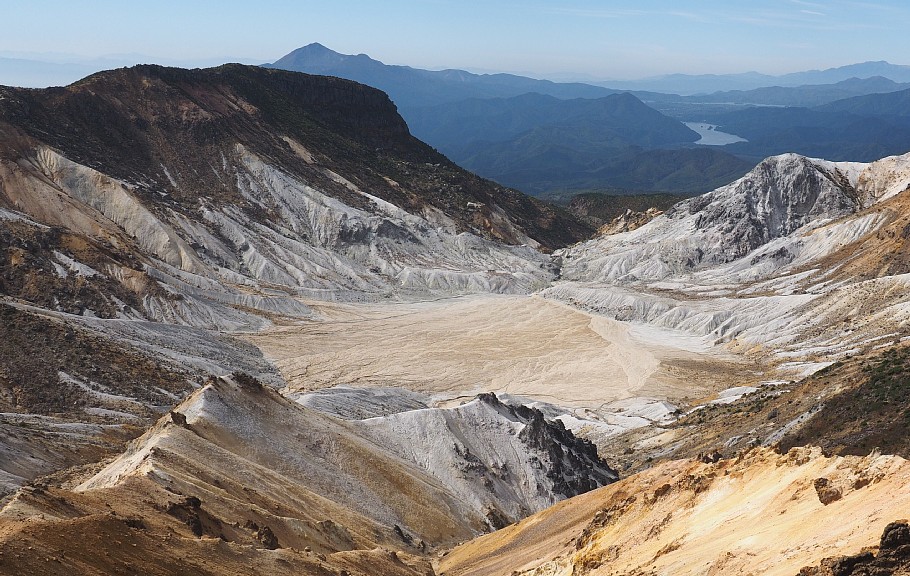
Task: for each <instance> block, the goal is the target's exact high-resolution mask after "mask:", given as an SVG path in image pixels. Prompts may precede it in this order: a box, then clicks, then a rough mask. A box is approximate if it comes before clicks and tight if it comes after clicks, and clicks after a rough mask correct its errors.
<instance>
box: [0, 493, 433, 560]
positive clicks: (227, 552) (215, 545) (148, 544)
mask: <svg viewBox="0 0 910 576" xmlns="http://www.w3.org/2000/svg"><path fill="white" fill-rule="evenodd" d="M18 513H21V514H22V517H21V518H18V517H17V516H18ZM37 513H40V515H38V514H37ZM327 522H329V523H331V522H330V521H328V520H327ZM274 538H275V537H274V534H272V533H271V531H270V530H269V529H268V528H266V527H265V526H259V525H256V524H255V523H248V524H245V525H237V524H223V523H221V521H220V520H218V519H217V518H216V517H214V516H212V515H211V514H210V513H209V511H208V510H207V509H206V505H205V504H201V505H199V504H198V503H197V502H196V501H193V500H192V499H191V498H187V497H184V496H181V495H179V494H174V493H172V492H168V491H166V490H164V489H162V488H161V487H160V486H157V485H156V484H155V483H154V482H151V481H149V480H147V479H139V478H135V479H131V480H130V481H128V482H126V483H124V484H123V485H121V486H118V487H115V488H111V489H105V490H100V491H94V492H87V493H75V492H71V491H65V490H59V489H48V490H41V489H38V490H34V489H31V490H26V491H23V492H22V493H21V494H20V495H19V496H18V497H17V498H16V500H14V501H13V503H12V504H11V505H10V506H9V507H8V508H7V510H6V511H5V512H4V515H3V516H2V517H0V574H3V575H9V576H21V575H22V574H30V575H32V576H73V575H75V574H78V575H86V576H88V575H92V576H94V575H99V576H100V575H112V574H124V575H125V574H130V575H132V574H143V575H150V576H151V575H154V576H159V575H160V576H166V575H168V576H171V575H174V574H192V575H198V576H234V575H237V576H240V575H244V576H247V575H250V574H273V575H278V576H285V575H286V576H292V575H293V576H296V575H301V574H304V575H320V576H330V575H331V576H337V575H340V574H344V573H345V572H346V573H347V574H350V575H352V576H354V575H363V576H365V575H374V574H375V575H383V576H414V575H417V574H419V575H421V576H424V575H426V574H431V573H432V568H431V567H430V565H429V563H428V562H427V561H426V560H423V559H421V558H419V557H416V556H411V555H408V554H405V553H402V552H393V551H391V550H388V549H383V548H378V547H376V548H373V549H369V550H354V551H343V552H337V553H329V554H324V553H321V552H319V551H318V550H312V549H310V548H305V547H301V548H299V549H298V548H293V547H285V546H281V545H280V544H276V541H275V540H274Z"/></svg>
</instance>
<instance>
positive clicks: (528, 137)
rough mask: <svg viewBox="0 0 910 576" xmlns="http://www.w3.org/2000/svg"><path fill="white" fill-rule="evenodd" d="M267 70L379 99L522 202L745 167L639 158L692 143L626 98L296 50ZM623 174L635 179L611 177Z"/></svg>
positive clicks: (704, 186)
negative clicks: (376, 93) (349, 87)
mask: <svg viewBox="0 0 910 576" xmlns="http://www.w3.org/2000/svg"><path fill="white" fill-rule="evenodd" d="M269 66H270V67H274V68H282V69H287V70H295V71H300V72H307V73H311V74H326V75H333V76H339V77H342V78H347V79H351V80H355V81H357V82H362V83H364V84H368V85H370V86H373V87H375V88H379V89H381V90H384V91H385V92H386V93H388V94H389V96H390V97H391V98H392V100H393V101H394V102H395V103H396V104H397V106H398V108H399V110H400V112H401V114H402V116H403V117H404V118H405V120H406V121H407V122H408V126H409V127H410V129H411V131H412V133H413V134H414V135H415V136H417V137H418V138H420V139H421V140H424V141H425V142H427V143H429V144H430V145H432V146H434V147H436V148H437V149H439V150H440V151H442V152H443V153H445V154H446V155H448V156H449V157H450V158H452V159H453V160H454V161H455V162H456V163H458V164H460V165H462V166H464V167H466V168H468V169H470V170H472V171H474V172H476V173H478V174H480V175H483V176H485V177H488V178H492V179H494V180H496V181H498V182H501V183H506V182H507V183H509V184H508V185H510V186H515V187H518V188H519V189H521V190H523V191H525V192H527V193H531V194H542V193H546V192H550V193H552V192H554V191H560V190H566V189H573V188H578V187H583V188H618V187H625V185H626V183H629V182H634V186H632V187H633V188H635V189H638V190H672V191H677V192H679V191H684V192H687V193H695V192H704V191H707V190H710V189H711V188H713V187H715V186H718V185H720V184H723V183H725V182H728V181H729V180H730V179H731V178H736V177H738V176H741V175H742V174H743V173H745V171H747V170H748V169H749V168H750V167H751V164H750V163H748V162H744V161H741V160H739V159H736V158H733V157H731V156H729V155H728V154H726V153H723V152H719V151H704V150H685V149H683V150H676V151H675V152H674V153H673V154H663V155H661V154H648V153H647V152H648V151H650V150H654V149H659V148H676V149H678V148H680V147H686V146H690V145H691V144H692V143H694V142H695V141H697V140H698V135H697V134H696V133H695V132H694V131H692V130H690V129H689V128H687V127H686V126H685V125H684V124H682V123H681V122H679V121H678V120H676V119H673V118H670V117H668V116H666V115H664V114H662V113H660V112H658V111H656V110H654V109H652V108H650V107H648V106H647V105H645V104H643V103H642V102H641V101H640V100H639V99H638V98H636V97H635V96H633V95H631V94H628V93H617V91H615V90H608V89H606V88H603V87H596V86H591V85H587V84H579V83H566V84H564V83H556V82H550V81H546V80H535V79H532V78H524V77H521V76H514V75H510V74H472V73H469V72H465V71H461V70H443V71H428V70H419V69H416V68H410V67H407V66H388V65H386V64H383V63H382V62H379V61H377V60H374V59H372V58H370V57H369V56H366V55H364V54H360V55H357V56H350V55H345V54H339V53H337V52H334V51H332V50H329V49H328V48H326V47H325V46H322V45H321V44H310V45H308V46H304V47H303V48H300V49H298V50H295V51H294V52H291V53H290V54H288V55H287V56H285V57H283V58H281V59H279V60H278V61H276V62H275V63H274V64H271V65H269ZM648 96H650V97H654V98H660V97H662V95H657V94H654V95H648ZM671 98H677V97H675V96H673V97H671ZM664 162H672V164H664ZM706 162H707V163H708V166H705V163H706ZM630 165H633V167H634V168H636V170H633V172H635V173H637V176H634V177H630V175H628V174H623V175H619V174H618V173H617V170H622V171H628V168H629V166H630ZM638 167H647V169H645V170H637V168H638ZM695 167H698V168H695ZM649 175H653V177H652V176H649ZM672 175H675V176H672ZM718 178H719V179H718ZM620 182H623V183H622V184H620ZM666 186H670V187H669V188H666Z"/></svg>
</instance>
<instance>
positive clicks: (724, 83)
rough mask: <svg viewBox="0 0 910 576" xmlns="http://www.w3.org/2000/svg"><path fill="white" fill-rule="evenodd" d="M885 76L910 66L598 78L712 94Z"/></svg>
mask: <svg viewBox="0 0 910 576" xmlns="http://www.w3.org/2000/svg"><path fill="white" fill-rule="evenodd" d="M874 76H882V77H884V78H888V79H890V80H893V81H894V82H899V83H902V82H910V66H903V65H898V64H891V63H889V62H885V61H877V62H862V63H859V64H849V65H847V66H839V67H837V68H828V69H825V70H808V71H805V72H793V73H790V74H783V75H781V76H770V75H767V74H759V73H758V72H746V73H742V74H696V75H693V74H667V75H664V76H654V77H651V78H644V79H641V80H629V81H622V80H609V81H605V82H597V83H596V84H598V85H602V86H609V87H610V88H611V89H615V90H616V89H618V90H649V91H654V92H670V93H676V94H682V95H692V94H710V93H713V92H720V91H729V90H753V89H755V88H764V87H767V86H782V87H792V86H805V85H809V84H835V83H837V82H842V81H844V80H849V79H851V78H871V77H874Z"/></svg>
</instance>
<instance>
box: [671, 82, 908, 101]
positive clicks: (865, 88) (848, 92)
mask: <svg viewBox="0 0 910 576" xmlns="http://www.w3.org/2000/svg"><path fill="white" fill-rule="evenodd" d="M907 88H910V83H907V82H904V83H898V82H894V81H893V80H891V79H889V78H885V77H884V76H872V77H869V78H849V79H847V80H842V81H840V82H837V83H834V84H806V85H803V86H766V87H763V88H755V89H753V90H730V91H726V92H714V93H713V94H697V95H694V96H684V97H682V98H681V100H683V101H686V102H693V103H716V104H744V105H758V106H819V105H822V104H827V103H829V102H834V101H837V100H843V99H844V98H852V97H854V96H865V95H868V94H877V93H886V92H898V91H900V90H905V89H907Z"/></svg>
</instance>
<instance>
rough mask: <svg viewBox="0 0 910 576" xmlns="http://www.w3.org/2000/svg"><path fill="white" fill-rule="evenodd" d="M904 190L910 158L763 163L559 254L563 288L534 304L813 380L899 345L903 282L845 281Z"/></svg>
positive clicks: (865, 277)
mask: <svg viewBox="0 0 910 576" xmlns="http://www.w3.org/2000/svg"><path fill="white" fill-rule="evenodd" d="M908 185H910V154H908V155H905V156H897V157H891V158H885V159H883V160H880V161H878V162H875V163H872V164H859V163H843V162H841V163H834V162H826V161H823V160H815V159H809V158H804V157H801V156H797V155H795V154H785V155H782V156H776V157H772V158H768V159H766V160H765V161H763V162H762V163H761V164H759V165H758V166H757V167H756V168H755V169H754V170H753V171H751V172H750V173H749V174H747V175H746V176H744V177H743V178H741V179H740V180H738V181H736V182H734V183H732V184H730V185H728V186H724V187H722V188H719V189H717V190H715V191H713V192H709V193H708V194H705V195H703V196H700V197H696V198H692V199H690V200H686V201H684V202H681V203H679V204H677V205H676V206H675V207H674V208H672V209H671V210H669V211H668V212H667V213H665V214H664V215H662V216H658V217H657V218H654V219H653V220H651V221H650V222H649V223H647V224H646V225H644V226H642V227H640V228H638V229H636V230H633V231H631V232H624V233H620V234H614V235H608V236H602V237H600V238H597V239H595V240H591V241H588V242H584V243H581V244H578V245H576V246H574V247H571V248H568V249H566V250H563V251H561V252H559V253H558V255H559V256H561V257H562V264H563V267H562V277H563V278H564V279H565V280H568V282H560V283H558V284H556V285H555V286H553V287H551V288H548V289H546V290H544V291H543V292H542V294H543V295H544V296H546V297H548V298H554V299H557V300H560V301H563V302H567V303H570V304H573V305H576V306H579V307H581V308H583V309H585V310H588V311H593V312H597V313H600V314H604V315H607V316H611V317H614V318H617V319H620V320H626V321H631V322H633V323H637V324H639V325H641V326H643V327H647V329H645V330H641V331H639V332H640V333H643V334H645V335H647V334H650V335H652V336H654V337H656V338H657V339H658V340H665V341H677V342H681V341H682V340H684V339H685V338H686V337H695V338H697V339H699V340H700V341H701V342H702V343H703V344H704V345H705V346H707V347H711V346H715V345H728V346H733V347H734V348H736V349H737V350H740V351H749V352H756V351H767V352H769V353H772V354H774V355H775V357H777V358H778V359H779V360H780V361H784V360H786V361H788V362H791V361H792V362H797V361H805V362H807V364H806V366H807V367H811V366H815V365H816V364H813V363H812V361H813V360H819V359H821V360H825V359H829V358H833V357H836V356H837V355H839V354H844V353H851V352H855V351H858V350H861V349H866V348H868V347H869V345H870V344H878V343H887V342H890V341H891V340H890V339H893V338H894V337H895V336H897V337H900V335H901V334H904V333H905V332H906V331H905V330H904V328H903V326H905V324H906V321H907V318H908V316H907V312H906V310H907V308H908V306H910V302H908V299H907V297H906V296H905V292H903V290H901V286H903V285H904V280H903V279H902V278H901V277H900V276H883V277H880V278H877V279H875V281H874V282H872V280H871V279H869V275H870V273H871V274H875V272H874V271H867V270H859V269H857V270H856V271H855V272H854V273H853V274H851V273H850V268H851V266H852V264H851V258H854V256H851V254H855V253H856V251H853V252H851V250H853V249H854V248H856V250H860V251H861V250H862V247H863V245H864V242H865V241H866V240H867V239H869V238H874V237H880V236H881V230H883V228H884V227H885V226H886V225H889V224H891V223H892V222H894V221H895V219H896V218H898V217H899V216H900V213H899V212H897V210H902V208H900V206H899V205H898V204H895V202H896V197H897V195H898V194H900V193H901V192H903V191H904V190H906V189H907V187H908ZM892 199H895V200H894V201H890V200H892ZM889 201H890V202H889ZM875 249H876V248H870V250H875ZM835 254H840V255H841V256H840V258H841V260H837V259H834V260H832V258H834V255H835ZM845 276H846V278H845ZM873 317H874V318H875V322H872V321H870V320H871V318H873ZM848 320H849V322H850V323H851V325H850V326H849V327H847V326H846V325H845V322H848ZM845 327H846V328H848V329H845ZM655 329H656V331H655ZM674 339H675V340H674ZM798 363H799V362H797V364H798Z"/></svg>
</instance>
